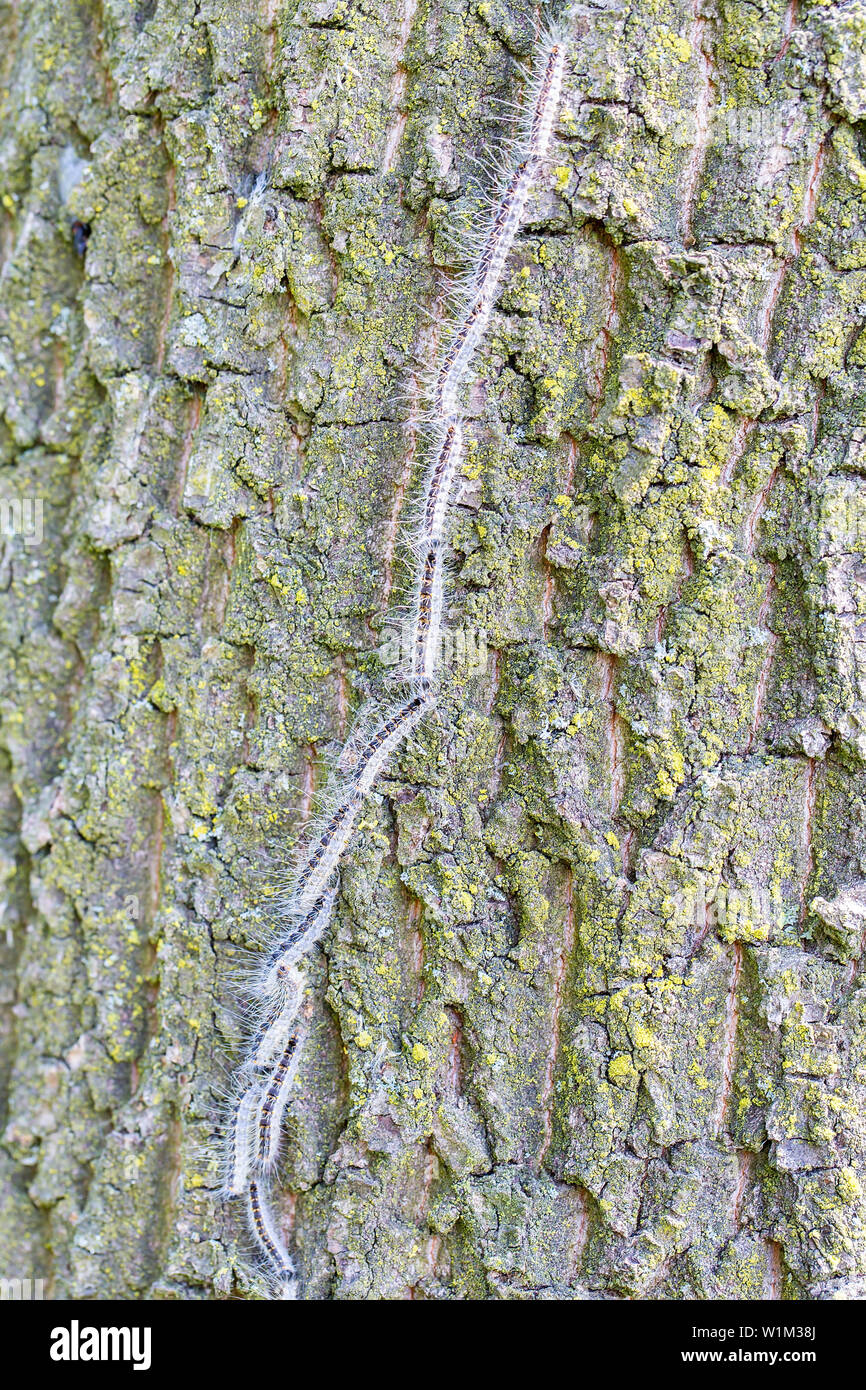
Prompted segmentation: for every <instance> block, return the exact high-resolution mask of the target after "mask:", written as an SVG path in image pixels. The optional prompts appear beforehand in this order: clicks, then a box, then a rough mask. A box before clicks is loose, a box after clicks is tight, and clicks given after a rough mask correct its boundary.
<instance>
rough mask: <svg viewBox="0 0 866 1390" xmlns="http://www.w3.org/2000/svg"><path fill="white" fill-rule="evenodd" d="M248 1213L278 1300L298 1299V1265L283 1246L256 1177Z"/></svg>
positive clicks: (248, 1196)
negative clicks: (296, 1277) (296, 1265)
mask: <svg viewBox="0 0 866 1390" xmlns="http://www.w3.org/2000/svg"><path fill="white" fill-rule="evenodd" d="M247 1214H248V1217H249V1223H250V1231H251V1232H252V1235H253V1239H254V1240H255V1242H256V1244H257V1245H258V1247H259V1249H260V1250H261V1252H262V1254H263V1255H264V1257H265V1262H266V1264H267V1266H268V1270H269V1272H270V1274H271V1277H272V1278H273V1280H274V1283H275V1285H276V1287H277V1292H278V1297H280V1298H284V1299H289V1298H294V1297H295V1296H296V1292H297V1285H296V1282H295V1266H294V1265H293V1264H292V1261H291V1259H290V1257H289V1252H288V1251H287V1249H286V1247H285V1245H284V1244H283V1241H282V1239H281V1237H280V1235H279V1232H278V1231H277V1228H276V1224H275V1222H274V1219H273V1217H272V1216H271V1213H270V1211H269V1210H268V1206H267V1202H266V1201H265V1198H264V1195H263V1193H262V1189H261V1187H260V1186H259V1184H258V1182H256V1180H255V1178H253V1179H252V1180H251V1182H250V1185H249V1187H248V1188H247Z"/></svg>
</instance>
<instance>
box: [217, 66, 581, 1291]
mask: <svg viewBox="0 0 866 1390" xmlns="http://www.w3.org/2000/svg"><path fill="white" fill-rule="evenodd" d="M564 68H565V49H564V46H563V44H562V42H561V41H559V40H556V39H549V40H547V41H546V42H545V43H544V45H543V46H542V48H541V51H540V54H539V58H538V65H537V72H536V77H535V81H534V84H533V86H534V90H533V96H532V99H531V100H530V101H529V102H528V103H527V110H526V117H525V120H524V127H523V130H522V132H521V133H520V136H519V138H518V142H517V162H516V165H515V167H514V169H513V172H512V173H511V174H510V176H509V177H508V178H507V179H506V180H504V181H503V184H502V187H501V190H500V193H499V196H498V198H497V200H496V203H495V205H494V208H493V211H492V214H491V215H490V217H489V219H488V221H487V222H486V224H485V226H483V227H482V229H481V234H480V238H479V240H480V249H479V250H478V251H477V253H476V258H475V263H474V265H473V267H472V269H471V270H470V272H469V274H468V275H467V277H466V280H465V288H464V289H463V291H462V292H461V293H460V295H459V299H458V305H457V310H456V313H455V319H454V326H453V328H452V330H451V332H450V334H449V336H448V341H447V342H446V343H445V344H444V346H443V348H442V350H441V354H440V357H439V361H438V362H437V364H436V367H435V369H434V371H433V373H432V376H431V382H430V387H429V390H428V392H427V395H428V400H429V407H430V409H429V413H430V417H431V419H432V420H433V421H434V437H433V440H432V448H431V453H432V463H431V465H430V467H429V469H428V472H427V477H426V483H425V491H424V501H423V506H422V509H421V525H420V530H419V534H417V535H416V537H415V544H414V548H415V551H416V554H417V556H418V569H417V573H416V584H415V595H414V600H413V604H412V618H411V641H410V643H409V647H410V651H409V653H408V654H407V657H406V659H405V663H404V666H403V668H402V669H401V671H400V679H401V681H402V682H403V683H405V684H406V685H407V686H408V688H409V690H410V692H411V693H410V694H409V696H408V698H406V699H404V700H402V701H401V702H400V703H399V704H396V705H395V706H394V707H392V708H391V709H389V710H387V711H386V712H385V713H384V715H383V716H382V717H381V718H380V719H379V722H378V724H377V726H376V728H375V731H374V732H373V733H372V734H371V735H369V736H368V737H367V738H366V740H365V741H362V742H361V743H360V746H357V747H356V746H354V745H353V744H352V743H351V742H350V745H349V746H348V753H345V752H344V755H343V756H342V757H341V760H340V772H339V781H340V785H339V786H338V787H337V789H336V793H335V796H334V800H333V803H332V809H331V811H330V813H329V815H328V817H327V820H326V822H325V824H324V825H323V826H322V827H321V828H320V830H319V832H318V834H317V835H316V837H315V839H314V841H313V843H312V844H311V845H310V847H309V849H308V851H307V854H306V857H305V859H304V861H303V863H302V864H301V866H300V868H299V870H298V873H297V876H296V878H295V881H294V884H293V887H292V889H291V892H290V895H289V898H288V902H287V908H286V913H285V921H284V924H283V926H282V927H281V928H280V929H279V930H278V932H277V939H276V940H275V942H274V944H273V947H272V949H271V950H270V952H269V954H268V955H267V957H266V959H265V962H264V964H263V966H262V967H261V968H260V969H259V970H258V971H257V972H256V974H255V976H254V980H253V986H252V995H253V1010H252V1012H253V1014H254V1026H253V1036H252V1039H251V1041H250V1043H249V1045H248V1048H247V1054H246V1057H245V1059H244V1061H243V1063H242V1065H241V1067H240V1068H239V1070H238V1072H237V1078H236V1079H237V1094H236V1098H235V1101H234V1104H233V1106H232V1108H231V1114H230V1117H229V1121H228V1126H227V1137H226V1155H225V1166H226V1175H225V1187H224V1190H225V1193H226V1195H227V1196H229V1197H246V1201H247V1213H248V1218H249V1225H250V1230H251V1232H252V1235H253V1237H254V1239H255V1241H256V1244H257V1245H258V1248H259V1250H260V1251H261V1254H262V1257H263V1260H264V1263H265V1266H266V1269H267V1271H268V1274H269V1276H270V1281H271V1283H272V1286H273V1288H274V1292H275V1296H277V1297H280V1298H294V1297H295V1296H296V1292H297V1280H296V1276H295V1270H294V1266H293V1263H292V1260H291V1257H290V1255H289V1253H288V1250H287V1248H286V1245H285V1242H284V1241H283V1239H282V1236H281V1234H280V1232H279V1229H278V1226H277V1223H276V1221H275V1220H274V1218H273V1216H272V1215H271V1212H270V1210H269V1206H268V1201H267V1184H268V1181H269V1179H270V1178H271V1177H272V1175H273V1172H274V1169H275V1166H276V1163H277V1159H278V1157H279V1144H280V1131H281V1128H282V1121H283V1116H284V1112H285V1109H286V1104H287V1102H288V1096H289V1090H290V1088H291V1086H292V1083H293V1080H294V1077H295V1075H296V1072H297V1068H298V1063H299V1060H300V1054H301V1050H302V1046H303V1041H304V1033H305V1026H304V1024H303V1022H302V1020H301V1017H300V1010H301V1005H302V1002H303V999H304V992H305V979H304V976H303V974H302V972H301V971H300V970H298V968H297V963H298V961H299V960H300V959H301V958H302V957H303V956H305V955H306V954H307V953H308V952H309V951H310V950H311V949H312V947H313V946H314V944H315V943H316V942H317V941H318V940H319V938H320V937H321V935H322V933H323V932H324V931H325V930H326V928H327V926H328V923H329V922H330V919H331V915H332V913H333V909H334V903H335V900H336V896H337V886H336V884H335V882H334V880H335V877H336V874H337V870H338V867H339V863H340V860H341V858H342V855H343V853H344V851H345V849H346V847H347V845H348V844H349V841H350V839H351V837H352V834H353V832H354V829H355V824H356V821H357V818H358V815H359V813H360V811H361V808H362V806H363V804H364V801H365V800H366V798H367V797H369V796H370V794H371V793H372V791H373V789H374V787H375V784H376V782H377V780H378V779H379V777H380V776H381V774H382V773H383V771H384V770H385V768H386V767H387V765H388V764H389V762H390V760H391V758H392V756H393V755H394V754H395V753H396V752H397V750H398V749H399V748H400V747H401V746H402V745H403V743H404V742H405V740H406V738H407V737H408V735H409V733H410V732H411V731H412V730H413V729H414V728H415V727H416V725H417V724H418V723H419V722H420V720H421V719H423V718H424V717H425V715H426V714H427V713H428V712H429V711H430V710H431V709H432V708H433V706H434V704H435V700H436V684H437V674H438V666H439V652H440V645H441V626H442V611H443V587H444V580H443V556H444V545H445V541H446V538H447V532H448V523H449V518H450V515H451V512H452V509H453V507H454V505H455V503H456V500H457V493H458V479H459V476H460V473H461V468H462V459H463V422H462V419H461V414H460V406H459V393H460V390H461V387H462V386H463V384H464V380H465V378H466V375H467V372H468V370H469V367H470V365H471V362H472V358H473V356H474V354H475V352H476V350H477V348H478V347H479V345H480V343H481V341H482V339H483V337H484V334H485V332H486V330H487V326H488V323H489V321H490V315H491V313H492V311H493V306H494V303H495V301H496V297H497V294H498V290H499V284H500V281H501V278H502V274H503V272H504V269H505V263H506V260H507V258H508V254H509V252H510V250H511V246H512V243H513V241H514V238H515V236H516V234H517V231H518V230H519V227H520V224H521V220H522V218H523V214H524V210H525V207H526V202H527V199H528V197H529V194H530V192H531V190H532V187H533V184H534V183H535V182H536V180H537V178H538V175H539V173H540V171H541V167H542V163H543V161H544V159H545V157H546V154H547V150H548V146H549V143H550V138H551V133H552V130H553V124H554V120H555V118H556V113H557V109H558V106H559V99H560V94H561V90H562V81H563V74H564Z"/></svg>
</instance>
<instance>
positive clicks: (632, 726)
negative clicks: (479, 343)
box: [0, 0, 866, 1299]
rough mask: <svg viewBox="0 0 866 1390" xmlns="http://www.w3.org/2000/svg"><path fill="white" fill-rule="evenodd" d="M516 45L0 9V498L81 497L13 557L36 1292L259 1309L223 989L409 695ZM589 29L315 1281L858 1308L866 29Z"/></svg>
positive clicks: (9, 960) (328, 1017)
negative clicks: (450, 391) (450, 290)
mask: <svg viewBox="0 0 866 1390" xmlns="http://www.w3.org/2000/svg"><path fill="white" fill-rule="evenodd" d="M531 22H532V15H531V11H530V8H529V7H523V8H518V7H516V6H515V7H513V8H510V7H509V5H508V4H507V3H505V0H483V3H480V4H475V3H474V0H472V3H469V4H468V5H467V4H465V3H462V0H432V3H427V0H420V3H418V4H417V7H416V4H415V0H406V9H405V10H403V9H399V8H397V7H395V6H394V5H392V4H390V3H388V4H383V3H381V0H375V3H373V0H360V3H351V4H350V3H348V2H347V0H300V4H296V3H295V0H249V3H248V4H238V3H235V2H234V0H60V3H58V2H57V0H29V2H28V3H24V0H18V3H4V4H2V5H0V43H2V50H3V52H4V54H5V58H4V60H3V61H4V65H5V66H4V75H3V91H2V100H3V126H2V145H0V160H2V209H0V218H2V253H3V272H2V274H3V282H2V310H0V312H2V318H0V364H2V372H3V375H4V380H5V387H4V401H5V416H4V418H3V423H2V425H0V498H2V499H4V501H5V502H8V501H9V500H10V499H19V500H21V499H41V500H42V502H43V507H44V526H43V536H42V540H41V543H40V544H36V543H34V541H35V537H33V536H30V537H28V536H25V535H23V534H21V531H22V527H23V523H22V525H21V526H18V527H17V528H16V526H15V524H14V522H15V514H14V511H10V509H9V508H8V507H7V508H6V512H5V516H6V522H7V524H6V526H5V532H6V534H4V536H3V537H2V539H0V546H2V549H0V594H2V598H0V644H2V649H3V656H2V670H0V716H2V725H0V883H2V886H3V892H4V895H5V896H4V903H5V906H4V916H3V927H4V930H5V939H3V940H2V942H0V950H2V956H3V968H4V976H3V979H4V984H3V991H4V992H3V995H2V1030H3V1031H2V1054H0V1062H2V1070H0V1103H2V1113H0V1120H2V1126H3V1138H2V1148H0V1191H2V1205H0V1252H2V1256H0V1274H2V1275H6V1276H10V1275H18V1276H35V1277H39V1276H42V1277H45V1278H47V1279H49V1280H50V1285H49V1291H50V1292H51V1293H53V1295H54V1296H59V1297H64V1296H80V1295H84V1296H92V1297H97V1298H103V1297H109V1296H116V1297H121V1298H140V1297H144V1296H160V1297H167V1298H173V1297H190V1296H191V1297H203V1298H213V1297H223V1296H226V1295H228V1294H230V1293H238V1292H247V1293H248V1294H251V1295H253V1296H257V1295H260V1294H261V1293H262V1290H263V1284H262V1282H261V1279H260V1277H259V1276H258V1275H257V1274H256V1273H255V1270H254V1266H253V1265H252V1264H251V1262H250V1258H249V1248H248V1245H247V1242H246V1238H245V1236H244V1233H243V1230H242V1226H241V1218H240V1215H239V1213H237V1212H235V1211H233V1210H232V1209H230V1208H228V1209H227V1208H224V1207H222V1206H221V1205H220V1204H219V1202H218V1201H217V1200H216V1196H215V1191H216V1187H217V1185H218V1181H219V1179H218V1173H217V1167H216V1163H217V1158H218V1143H219V1140H218V1131H219V1116H220V1102H219V1092H220V1088H221V1087H222V1086H223V1085H224V1084H225V1078H226V1075H227V1072H228V1068H229V1067H230V1065H231V1064H232V1061H233V1060H234V1059H235V1058H236V1055H237V1049H238V1040H239V1036H240V1023H239V1020H238V1017H237V1014H236V1011H235V1008H234V1005H233V998H234V994H233V974H234V973H235V972H236V970H237V969H238V968H239V966H240V965H242V964H243V961H244V953H245V949H246V948H247V947H248V946H249V945H251V944H252V945H254V944H255V943H256V941H258V940H260V939H261V935H262V931H263V927H264V924H265V923H266V920H267V915H268V893H269V892H271V891H272V890H273V886H274V882H275V875H276V873H277V870H278V869H279V867H280V866H281V865H284V864H286V863H287V862H288V861H289V860H290V858H291V854H292V845H293V843H294V842H295V841H296V839H297V836H298V834H299V829H300V825H301V822H302V820H303V818H304V815H305V814H306V812H307V811H308V810H309V806H310V802H311V798H312V796H313V793H314V791H315V789H316V787H317V786H319V785H320V784H321V782H322V779H323V777H324V775H325V768H326V764H327V760H328V758H329V757H332V756H333V753H334V751H335V750H336V749H337V748H338V746H339V743H340V741H341V739H342V736H343V735H344V733H345V732H346V730H347V728H348V727H350V725H351V720H352V716H353V713H354V711H355V710H356V708H357V707H358V706H359V705H360V703H361V701H362V698H363V696H364V693H365V691H367V690H371V691H373V692H375V691H376V690H378V689H380V688H381V680H382V668H381V664H380V658H379V657H378V656H377V651H378V649H379V647H380V644H381V642H382V640H383V631H384V629H383V615H384V613H385V611H386V609H390V610H391V611H392V612H393V610H394V607H395V604H396V603H397V601H398V598H399V593H400V587H401V582H402V580H403V578H404V572H405V568H406V567H405V565H404V563H403V560H402V557H401V551H400V546H399V533H400V529H401V527H402V525H403V523H404V522H405V519H406V517H407V515H408V513H409V511H410V509H411V505H412V500H413V497H414V495H415V492H416V489H417V482H418V478H419V476H420V469H421V466H422V462H423V440H422V439H421V438H420V436H418V434H417V431H416V430H415V428H414V426H413V423H412V420H413V411H414V406H413V399H414V397H415V395H416V392H415V386H414V384H413V383H414V382H415V375H414V373H415V366H414V365H413V364H414V363H415V360H416V357H417V356H420V359H421V360H422V361H423V360H424V359H425V356H426V355H428V354H429V352H430V344H431V343H432V342H433V341H434V340H435V336H436V325H437V322H439V321H441V316H442V314H443V312H444V307H443V304H442V299H441V293H440V288H439V281H438V274H439V269H440V268H449V267H451V268H453V267H454V266H455V265H456V263H457V253H456V251H455V247H456V245H457V240H458V237H459V233H460V232H461V230H462V229H463V228H464V227H465V225H466V222H467V219H468V217H469V215H470V213H471V212H472V210H473V208H474V207H475V206H476V205H477V201H478V182H477V180H478V179H479V177H480V180H481V183H482V184H487V185H489V179H488V176H487V175H485V174H482V175H480V176H479V174H478V170H477V168H476V167H475V166H474V165H473V164H472V162H471V161H472V156H473V155H477V154H480V153H483V152H484V151H485V150H486V149H489V150H491V151H492V152H493V153H494V154H500V155H505V154H506V152H507V149H508V127H507V120H506V119H505V118H504V117H500V116H495V115H494V119H492V120H489V119H486V118H487V117H489V116H490V113H491V111H493V110H494V108H493V107H492V104H491V103H492V98H494V97H496V96H499V97H512V98H513V97H514V96H517V95H519V92H520V90H521V87H520V79H519V76H518V75H517V74H516V72H515V69H514V67H513V63H512V61H511V57H510V54H518V55H521V56H526V55H527V54H529V52H530V51H531V39H530V33H531ZM572 32H573V35H574V40H573V45H572V53H573V61H572V71H571V73H570V76H569V78H568V84H567V92H566V98H565V101H564V105H563V111H562V116H561V120H560V123H559V126H558V129H557V141H556V155H555V158H554V160H553V167H552V168H551V172H550V178H549V180H548V185H547V188H546V190H545V191H543V192H541V193H539V194H538V195H537V196H536V197H535V198H534V200H533V203H532V210H531V215H530V220H529V223H528V224H527V226H526V227H525V229H524V232H523V234H522V235H521V237H520V241H519V246H518V249H517V252H516V254H515V255H514V257H513V258H512V261H511V262H510V265H509V271H508V275H507V283H506V286H505V289H504V292H503V294H502V298H501V301H500V304H499V308H498V311H497V314H496V317H495V324H494V328H493V331H492V333H491V334H490V336H489V338H488V340H487V342H486V344H485V347H484V350H483V352H482V354H481V357H480V360H479V364H478V378H479V384H478V385H477V386H476V387H475V388H474V389H473V392H472V396H471V401H470V414H471V417H472V419H471V422H470V424H471V430H470V434H471V445H470V463H469V465H468V469H467V472H468V474H469V482H468V485H467V490H466V493H465V494H464V500H463V507H462V511H461V520H460V523H459V526H458V529H457V532H456V535H455V550H454V563H453V567H452V572H451V594H452V602H451V606H450V617H449V621H450V624H451V626H452V627H454V628H459V629H473V630H475V629H483V630H484V631H485V632H486V638H487V644H488V654H487V661H486V666H485V667H484V669H483V670H475V671H472V670H471V669H466V668H465V666H464V667H463V668H460V667H459V666H455V667H454V668H453V669H452V671H451V673H450V674H449V675H448V676H447V678H446V694H445V698H444V699H443V701H442V704H441V708H440V709H439V711H438V712H437V714H436V716H435V717H434V718H433V719H432V720H431V721H429V722H428V723H427V724H426V725H425V726H423V728H422V729H421V730H420V731H419V733H418V735H417V736H416V737H415V738H414V739H413V741H412V743H411V746H410V747H409V749H408V750H407V752H406V754H405V755H404V756H403V757H402V759H401V760H400V761H399V765H398V766H397V767H396V768H395V769H394V773H393V776H392V777H391V778H390V779H389V781H388V782H387V783H385V784H384V786H383V789H382V795H381V797H380V798H379V799H378V801H377V802H376V803H375V806H374V809H373V810H372V811H371V812H370V813H368V814H367V815H366V817H365V819H364V822H363V827H362V831H361V833H360V835H359V836H358V837H357V838H356V840H355V842H354V845H353V848H352V851H351V853H350V855H349V858H348V861H347V863H346V867H345V871H344V874H343V879H342V892H341V898H340V906H339V912H338V919H337V922H336V924H335V927H334V929H333V931H332V932H331V934H330V936H329V938H328V940H327V942H326V943H325V950H324V953H320V954H319V955H318V956H317V957H316V958H315V960H314V962H313V964H312V966H311V969H312V971H313V976H314V979H315V981H316V990H317V994H316V1010H315V1015H314V1031H313V1037H312V1040H311V1042H310V1044H309V1045H308V1048H307V1051H306V1053H305V1057H304V1062H303V1070H302V1074H301V1076H300V1079H299V1086H298V1089H297V1091H296V1093H295V1098H294V1100H293V1102H292V1104H291V1106H290V1112H289V1134H288V1140H287V1146H286V1157H285V1163H284V1166H283V1170H282V1183H283V1185H284V1193H285V1200H284V1203H283V1218H284V1220H285V1223H286V1230H287V1233H288V1235H289V1239H290V1242H291V1245H292V1248H293V1250H294V1251H295V1252H296V1256H297V1259H298V1262H299V1266H300V1269H301V1272H302V1276H303V1281H304V1291H305V1294H306V1296H307V1297H310V1298H364V1297H371V1298H382V1297H386V1298H387V1297H396V1298H402V1297H410V1296H415V1297H430V1298H454V1297H457V1298H463V1297H474V1298H497V1297H512V1298H513V1297H517V1298H539V1297H541V1298H547V1297H565V1298H572V1297H574V1298H583V1297H622V1296H625V1297H647V1298H668V1299H677V1298H709V1297H720V1296H721V1297H733V1298H753V1297H761V1296H773V1297H784V1298H816V1297H828V1296H835V1297H842V1298H852V1297H856V1296H859V1295H862V1293H863V1289H864V1283H863V1280H864V1277H866V1199H864V1195H863V1183H864V1180H866V1173H864V1168H866V1149H864V1144H866V1134H864V1121H863V1118H862V1116H863V1110H864V1101H866V974H864V969H866V967H864V963H863V927H864V923H866V892H864V893H862V894H861V893H860V891H859V889H858V885H861V884H862V883H863V880H866V801H864V795H863V783H862V780H861V777H862V767H863V760H864V756H866V684H864V681H866V636H864V627H863V624H864V584H866V568H864V566H863V561H862V557H861V555H860V554H859V553H858V551H860V549H861V547H862V542H863V538H864V535H866V498H864V491H863V482H862V478H863V474H864V472H866V442H864V441H866V433H864V431H866V406H864V401H866V397H864V368H866V337H864V335H863V331H862V324H863V302H864V299H866V283H864V268H866V165H864V162H863V161H864V158H866V147H864V141H866V126H864V124H863V120H864V117H866V67H864V58H863V52H864V38H866V8H864V6H863V4H862V3H861V0H852V2H851V3H844V4H835V5H834V4H829V5H828V4H820V3H816V4H812V3H800V2H798V0H791V2H790V4H788V3H787V0H758V3H754V0H749V2H748V3H747V0H695V6H694V9H692V8H691V6H690V4H689V3H687V0H648V2H647V3H632V4H628V3H625V0H622V2H621V3H613V4H612V5H611V7H610V8H609V9H607V10H606V11H605V10H602V9H592V8H590V7H588V6H587V7H583V8H581V7H579V8H578V10H577V12H576V14H575V18H574V20H573V23H572ZM263 170H269V184H268V187H267V189H266V191H265V192H264V193H263V194H262V191H261V184H258V185H257V184H256V179H257V176H258V175H259V174H260V173H261V172H262V171H263ZM473 180H475V181H476V182H475V183H473ZM74 223H78V224H80V225H78V226H74V225H73V224H74ZM88 227H89V236H88V231H87V228H88ZM82 252H83V253H84V254H81V253H82Z"/></svg>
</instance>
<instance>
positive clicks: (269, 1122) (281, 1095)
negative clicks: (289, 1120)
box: [256, 1029, 301, 1171]
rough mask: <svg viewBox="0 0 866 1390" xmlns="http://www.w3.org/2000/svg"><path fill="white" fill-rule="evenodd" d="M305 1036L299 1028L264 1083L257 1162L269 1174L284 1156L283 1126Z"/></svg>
mask: <svg viewBox="0 0 866 1390" xmlns="http://www.w3.org/2000/svg"><path fill="white" fill-rule="evenodd" d="M300 1047H301V1035H300V1032H299V1030H297V1029H295V1030H294V1032H293V1033H292V1034H291V1036H290V1037H289V1039H288V1041H287V1042H286V1045H285V1047H284V1048H283V1051H282V1054H281V1055H280V1059H279V1061H278V1062H277V1065H276V1066H275V1067H274V1070H273V1072H272V1073H271V1075H270V1076H269V1077H268V1079H267V1080H266V1081H265V1083H264V1087H263V1089H262V1092H261V1097H260V1100H259V1108H258V1111H257V1113H256V1130H257V1135H258V1140H257V1142H258V1154H257V1161H258V1163H259V1165H260V1166H261V1167H262V1168H263V1169H265V1171H267V1170H269V1169H271V1168H273V1167H274V1166H275V1165H276V1162H277V1159H278V1158H279V1154H280V1126H281V1125H282V1122H283V1114H284V1113H285V1109H286V1104H287V1102H288V1099H289V1090H290V1089H291V1085H292V1082H293V1081H294V1079H295V1075H296V1073H297V1070H298V1062H299V1061H300Z"/></svg>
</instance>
